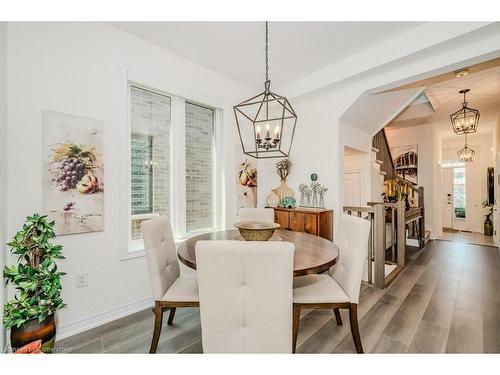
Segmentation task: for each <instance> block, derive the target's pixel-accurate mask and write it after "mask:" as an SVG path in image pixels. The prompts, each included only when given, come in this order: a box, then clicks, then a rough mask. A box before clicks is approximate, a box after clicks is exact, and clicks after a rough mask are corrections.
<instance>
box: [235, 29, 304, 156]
mask: <svg viewBox="0 0 500 375" xmlns="http://www.w3.org/2000/svg"><path fill="white" fill-rule="evenodd" d="M268 39H269V27H268V23H267V21H266V49H265V56H266V59H265V65H266V80H265V83H264V91H263V92H261V93H260V94H258V95H256V96H254V97H252V98H250V99H247V100H245V101H243V102H241V103H240V104H238V105H235V106H234V107H233V110H234V116H235V118H236V125H237V127H238V134H239V136H240V141H241V147H242V148H243V153H244V154H246V155H248V156H251V157H253V158H256V159H265V158H282V157H288V156H289V155H290V150H291V148H292V142H293V137H294V134H295V126H296V124H297V114H296V113H295V111H294V110H293V108H292V106H291V105H290V102H289V101H288V99H287V98H286V97H284V96H281V95H278V94H276V93H274V92H272V91H271V81H270V80H269V58H268V49H269V43H268Z"/></svg>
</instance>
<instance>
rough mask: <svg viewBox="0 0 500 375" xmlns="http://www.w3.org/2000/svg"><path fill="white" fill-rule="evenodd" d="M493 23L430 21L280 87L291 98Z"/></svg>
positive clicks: (279, 90) (278, 90) (278, 89)
mask: <svg viewBox="0 0 500 375" xmlns="http://www.w3.org/2000/svg"><path fill="white" fill-rule="evenodd" d="M491 23H492V22H429V23H425V24H423V25H420V26H418V27H416V28H414V29H411V30H409V31H407V32H405V33H402V34H400V35H398V36H396V37H393V38H390V39H388V40H386V41H384V42H382V43H379V44H377V45H375V46H373V47H370V48H367V49H365V50H363V51H361V52H358V53H356V54H354V55H352V56H350V57H347V58H345V59H343V60H341V61H338V62H336V63H334V64H331V65H329V66H327V67H325V68H322V69H320V70H318V71H316V72H314V73H311V74H308V75H306V76H303V77H301V78H299V79H297V80H296V81H294V82H291V83H290V84H287V85H285V86H282V87H279V88H277V90H276V91H277V92H286V94H287V96H288V97H289V98H293V97H298V96H301V95H305V94H308V93H311V92H313V91H316V90H319V89H321V88H324V87H325V86H329V85H332V84H334V83H336V82H339V81H343V80H345V79H348V78H350V77H352V76H355V75H358V74H360V73H363V72H366V71H368V70H370V69H374V68H376V67H378V66H381V65H384V64H387V63H390V62H392V61H394V60H398V59H401V58H403V57H407V56H410V55H412V54H414V53H417V52H419V51H422V50H424V49H428V48H430V47H433V46H436V45H438V44H440V43H443V42H446V41H448V40H450V39H453V38H456V37H459V36H462V35H464V34H468V33H470V32H472V31H475V30H478V29H480V28H483V27H485V26H487V25H489V24H491Z"/></svg>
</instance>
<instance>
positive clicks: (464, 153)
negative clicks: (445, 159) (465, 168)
mask: <svg viewBox="0 0 500 375" xmlns="http://www.w3.org/2000/svg"><path fill="white" fill-rule="evenodd" d="M475 154H476V152H475V151H474V150H473V149H471V148H469V147H467V133H465V146H464V148H463V149H461V150H460V151H458V152H457V155H458V160H460V161H463V162H472V161H474V155H475Z"/></svg>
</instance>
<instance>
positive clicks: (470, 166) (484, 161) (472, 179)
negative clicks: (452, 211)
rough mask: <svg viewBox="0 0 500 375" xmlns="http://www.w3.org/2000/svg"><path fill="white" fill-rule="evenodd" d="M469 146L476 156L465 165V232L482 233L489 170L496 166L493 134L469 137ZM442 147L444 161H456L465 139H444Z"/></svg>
mask: <svg viewBox="0 0 500 375" xmlns="http://www.w3.org/2000/svg"><path fill="white" fill-rule="evenodd" d="M468 146H469V147H470V148H472V149H473V150H474V151H475V152H476V154H475V158H474V161H473V162H469V163H466V164H465V181H466V182H465V183H466V187H465V189H466V190H465V195H466V201H465V204H466V220H465V230H468V231H471V232H479V233H482V232H483V223H484V215H483V209H482V206H481V203H482V202H484V201H485V200H486V197H487V185H486V176H487V168H488V167H492V166H493V165H494V164H493V157H494V154H493V152H492V148H493V134H483V135H469V136H468ZM442 147H443V159H445V160H449V159H456V158H457V151H458V150H460V149H461V148H463V147H464V137H463V136H461V137H453V138H448V139H444V140H443V146H442Z"/></svg>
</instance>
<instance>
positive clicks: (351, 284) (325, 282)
mask: <svg viewBox="0 0 500 375" xmlns="http://www.w3.org/2000/svg"><path fill="white" fill-rule="evenodd" d="M369 235H370V222H369V221H368V220H365V219H361V218H357V217H353V216H350V215H345V214H343V215H341V216H340V218H339V224H338V228H337V232H336V235H335V241H334V242H335V244H336V245H337V246H338V247H339V260H338V262H337V264H336V265H335V266H334V267H332V268H330V270H329V272H328V273H326V274H319V275H316V274H315V275H307V276H301V277H296V278H295V279H294V283H293V284H294V285H293V286H294V289H293V351H294V352H295V347H296V345H297V334H298V328H299V321H300V309H301V308H305V309H333V311H334V313H335V318H336V320H337V324H339V325H341V324H342V319H341V316H340V312H339V309H348V310H349V319H350V324H351V333H352V337H353V340H354V345H355V347H356V351H357V352H358V353H363V346H362V344H361V338H360V335H359V327H358V313H357V306H358V300H359V291H360V288H361V277H362V275H363V269H364V264H365V261H366V254H367V250H368V238H369Z"/></svg>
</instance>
